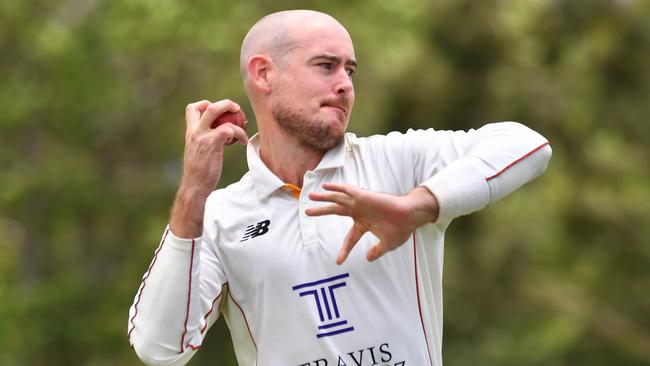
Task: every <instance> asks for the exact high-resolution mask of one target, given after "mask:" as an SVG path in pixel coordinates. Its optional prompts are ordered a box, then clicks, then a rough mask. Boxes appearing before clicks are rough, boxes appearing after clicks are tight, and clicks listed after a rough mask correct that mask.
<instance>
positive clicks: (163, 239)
mask: <svg viewBox="0 0 650 366" xmlns="http://www.w3.org/2000/svg"><path fill="white" fill-rule="evenodd" d="M167 234H169V228H167V229H166V230H165V234H163V238H162V240H160V244H159V245H158V249H156V252H155V253H154V255H153V260H152V261H151V264H149V268H147V272H146V273H145V274H144V277H142V282H141V284H140V291H138V300H136V302H135V305H134V308H135V312H134V313H133V316H132V317H131V319H130V320H129V322H130V323H131V330H129V333H128V334H127V337H128V338H129V341H130V340H131V332H133V329H135V324H134V323H133V321H134V320H135V317H136V315H138V304H139V303H140V298H141V297H142V291H144V286H145V284H146V283H145V281H146V280H147V278H149V274H150V273H151V269H152V268H153V265H154V264H155V263H156V259H158V253H159V252H160V249H162V246H163V243H164V242H165V239H166V238H167Z"/></svg>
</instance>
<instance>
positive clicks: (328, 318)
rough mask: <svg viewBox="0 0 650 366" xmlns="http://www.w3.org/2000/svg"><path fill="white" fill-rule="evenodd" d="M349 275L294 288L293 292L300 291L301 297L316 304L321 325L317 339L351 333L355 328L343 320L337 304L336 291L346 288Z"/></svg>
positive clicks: (341, 275)
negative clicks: (309, 298)
mask: <svg viewBox="0 0 650 366" xmlns="http://www.w3.org/2000/svg"><path fill="white" fill-rule="evenodd" d="M348 277H350V274H349V273H344V274H340V275H338V276H334V277H329V278H324V279H322V280H318V281H313V282H307V283H303V284H300V285H296V286H293V287H292V288H291V289H292V290H293V291H298V294H299V295H300V297H305V296H310V297H312V298H313V300H314V302H315V303H316V308H317V309H318V317H319V319H320V324H319V325H318V332H317V333H316V337H317V338H323V337H329V336H333V335H337V334H341V333H346V332H351V331H353V330H354V327H352V326H350V324H349V323H348V321H347V320H345V319H342V318H341V313H340V312H339V307H338V304H337V302H336V296H335V290H336V289H338V288H341V287H344V286H346V282H345V279H346V278H348Z"/></svg>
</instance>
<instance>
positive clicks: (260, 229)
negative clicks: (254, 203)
mask: <svg viewBox="0 0 650 366" xmlns="http://www.w3.org/2000/svg"><path fill="white" fill-rule="evenodd" d="M269 225H271V220H264V221H261V222H258V223H257V224H251V225H248V226H246V231H245V232H244V237H243V238H241V240H240V241H239V242H240V243H241V242H243V241H246V240H248V239H252V238H255V237H257V236H260V235H264V234H266V233H268V232H269Z"/></svg>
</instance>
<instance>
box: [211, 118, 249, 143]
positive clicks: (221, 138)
mask: <svg viewBox="0 0 650 366" xmlns="http://www.w3.org/2000/svg"><path fill="white" fill-rule="evenodd" d="M210 131H214V133H215V134H216V135H217V143H220V144H230V143H234V142H235V141H240V142H241V143H242V144H243V145H246V144H247V143H248V136H247V135H246V131H244V130H243V129H242V128H241V127H239V126H236V125H233V124H232V123H224V124H222V125H220V126H219V127H217V128H215V129H211V130H210Z"/></svg>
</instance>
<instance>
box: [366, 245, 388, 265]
mask: <svg viewBox="0 0 650 366" xmlns="http://www.w3.org/2000/svg"><path fill="white" fill-rule="evenodd" d="M386 252H387V249H386V245H385V244H384V243H383V242H381V241H380V242H379V243H377V244H375V245H373V246H372V247H370V249H369V250H368V253H367V254H366V259H367V260H368V262H372V261H374V260H376V259H377V258H379V257H381V256H382V255H384V254H386Z"/></svg>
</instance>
